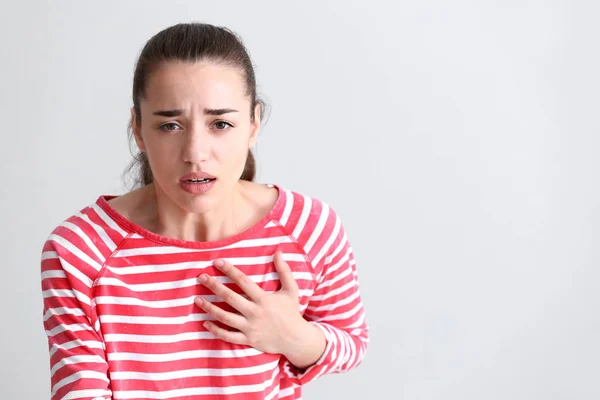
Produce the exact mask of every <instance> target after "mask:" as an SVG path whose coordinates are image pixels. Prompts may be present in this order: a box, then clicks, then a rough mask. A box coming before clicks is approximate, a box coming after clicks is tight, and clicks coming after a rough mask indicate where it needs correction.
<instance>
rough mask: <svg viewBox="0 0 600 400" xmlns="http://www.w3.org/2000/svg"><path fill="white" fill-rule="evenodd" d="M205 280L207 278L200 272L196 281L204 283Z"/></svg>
mask: <svg viewBox="0 0 600 400" xmlns="http://www.w3.org/2000/svg"><path fill="white" fill-rule="evenodd" d="M207 280H208V278H207V277H206V275H204V274H202V275H200V276H199V277H198V282H200V283H206V281H207Z"/></svg>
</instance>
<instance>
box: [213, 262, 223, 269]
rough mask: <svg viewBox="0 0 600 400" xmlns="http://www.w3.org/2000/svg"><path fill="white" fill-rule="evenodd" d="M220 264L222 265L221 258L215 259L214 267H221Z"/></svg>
mask: <svg viewBox="0 0 600 400" xmlns="http://www.w3.org/2000/svg"><path fill="white" fill-rule="evenodd" d="M222 266H223V260H216V261H215V267H217V268H221V267H222Z"/></svg>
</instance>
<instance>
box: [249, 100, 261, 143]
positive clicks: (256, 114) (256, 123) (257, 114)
mask: <svg viewBox="0 0 600 400" xmlns="http://www.w3.org/2000/svg"><path fill="white" fill-rule="evenodd" d="M260 111H261V107H260V104H257V105H256V106H255V107H254V121H252V130H251V132H250V138H249V140H248V148H249V149H251V148H252V147H254V145H255V144H256V140H257V138H258V132H259V131H260V117H261V115H260Z"/></svg>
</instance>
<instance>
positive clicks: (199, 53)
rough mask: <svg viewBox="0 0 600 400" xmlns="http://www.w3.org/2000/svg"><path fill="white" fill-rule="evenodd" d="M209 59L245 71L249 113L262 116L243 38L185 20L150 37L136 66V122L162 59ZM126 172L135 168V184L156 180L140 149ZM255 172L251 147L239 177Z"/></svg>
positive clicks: (163, 61)
mask: <svg viewBox="0 0 600 400" xmlns="http://www.w3.org/2000/svg"><path fill="white" fill-rule="evenodd" d="M178 61H179V62H181V61H183V62H197V61H210V62H218V63H223V64H226V65H229V66H233V67H237V68H239V69H240V71H241V73H243V75H244V78H245V83H246V95H247V96H248V97H249V98H250V115H251V120H252V122H254V119H255V117H256V116H255V114H254V110H255V107H256V106H257V105H259V106H260V109H261V113H260V115H261V118H262V117H263V112H262V111H264V108H265V104H264V102H263V101H262V100H260V99H259V98H258V97H257V94H256V77H255V75H254V68H253V66H252V61H251V59H250V56H249V54H248V51H247V49H246V47H245V46H244V44H243V42H242V40H241V38H240V37H239V36H238V35H236V34H235V33H234V32H232V31H231V30H229V29H227V28H224V27H217V26H214V25H210V24H203V23H197V22H194V23H185V24H177V25H173V26H171V27H169V28H166V29H164V30H162V31H160V32H158V33H157V34H156V35H154V36H153V37H151V38H150V40H148V42H146V45H145V46H144V48H143V49H142V52H141V53H140V56H139V58H138V60H137V63H136V66H135V73H134V76H133V93H132V97H133V108H134V111H135V120H136V123H137V124H140V123H141V110H140V99H141V98H142V97H143V96H144V95H145V89H146V82H147V81H148V78H149V76H150V75H151V74H152V72H154V71H155V70H156V69H157V68H158V67H159V66H160V64H161V63H165V62H178ZM129 143H130V146H132V144H133V143H135V142H134V141H133V131H132V127H131V123H130V125H129ZM132 155H133V160H132V161H131V163H130V164H129V165H128V167H127V168H126V170H125V173H129V172H131V171H132V170H135V174H134V177H133V179H134V185H142V186H143V185H147V184H149V183H152V182H153V176H152V171H151V170H150V164H149V163H148V158H147V157H146V154H145V153H143V152H141V151H139V150H137V152H136V153H135V154H134V153H133V151H132ZM255 175H256V163H255V160H254V155H253V154H252V151H251V150H248V157H247V159H246V165H245V166H244V171H243V172H242V176H241V177H240V179H243V180H246V181H253V180H254V178H255Z"/></svg>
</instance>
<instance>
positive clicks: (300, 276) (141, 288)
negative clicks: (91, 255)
mask: <svg viewBox="0 0 600 400" xmlns="http://www.w3.org/2000/svg"><path fill="white" fill-rule="evenodd" d="M292 275H293V276H294V279H296V280H297V281H298V280H310V281H312V279H313V278H312V275H311V274H310V273H309V272H293V273H292ZM248 277H249V278H250V279H251V280H252V281H254V282H255V283H264V282H268V281H274V280H277V281H278V280H279V274H278V273H277V272H270V273H268V274H262V275H248ZM213 279H215V280H217V281H218V282H220V283H224V284H225V283H233V281H232V280H231V278H229V277H228V276H216V277H213ZM98 285H105V286H119V287H125V288H128V289H130V290H133V291H136V292H149V291H157V290H172V289H182V288H188V287H193V286H197V285H199V283H198V278H188V279H183V280H178V281H171V282H156V283H137V284H128V283H125V282H123V281H121V280H120V279H117V278H111V277H107V276H103V277H101V278H100V279H99V280H98Z"/></svg>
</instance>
